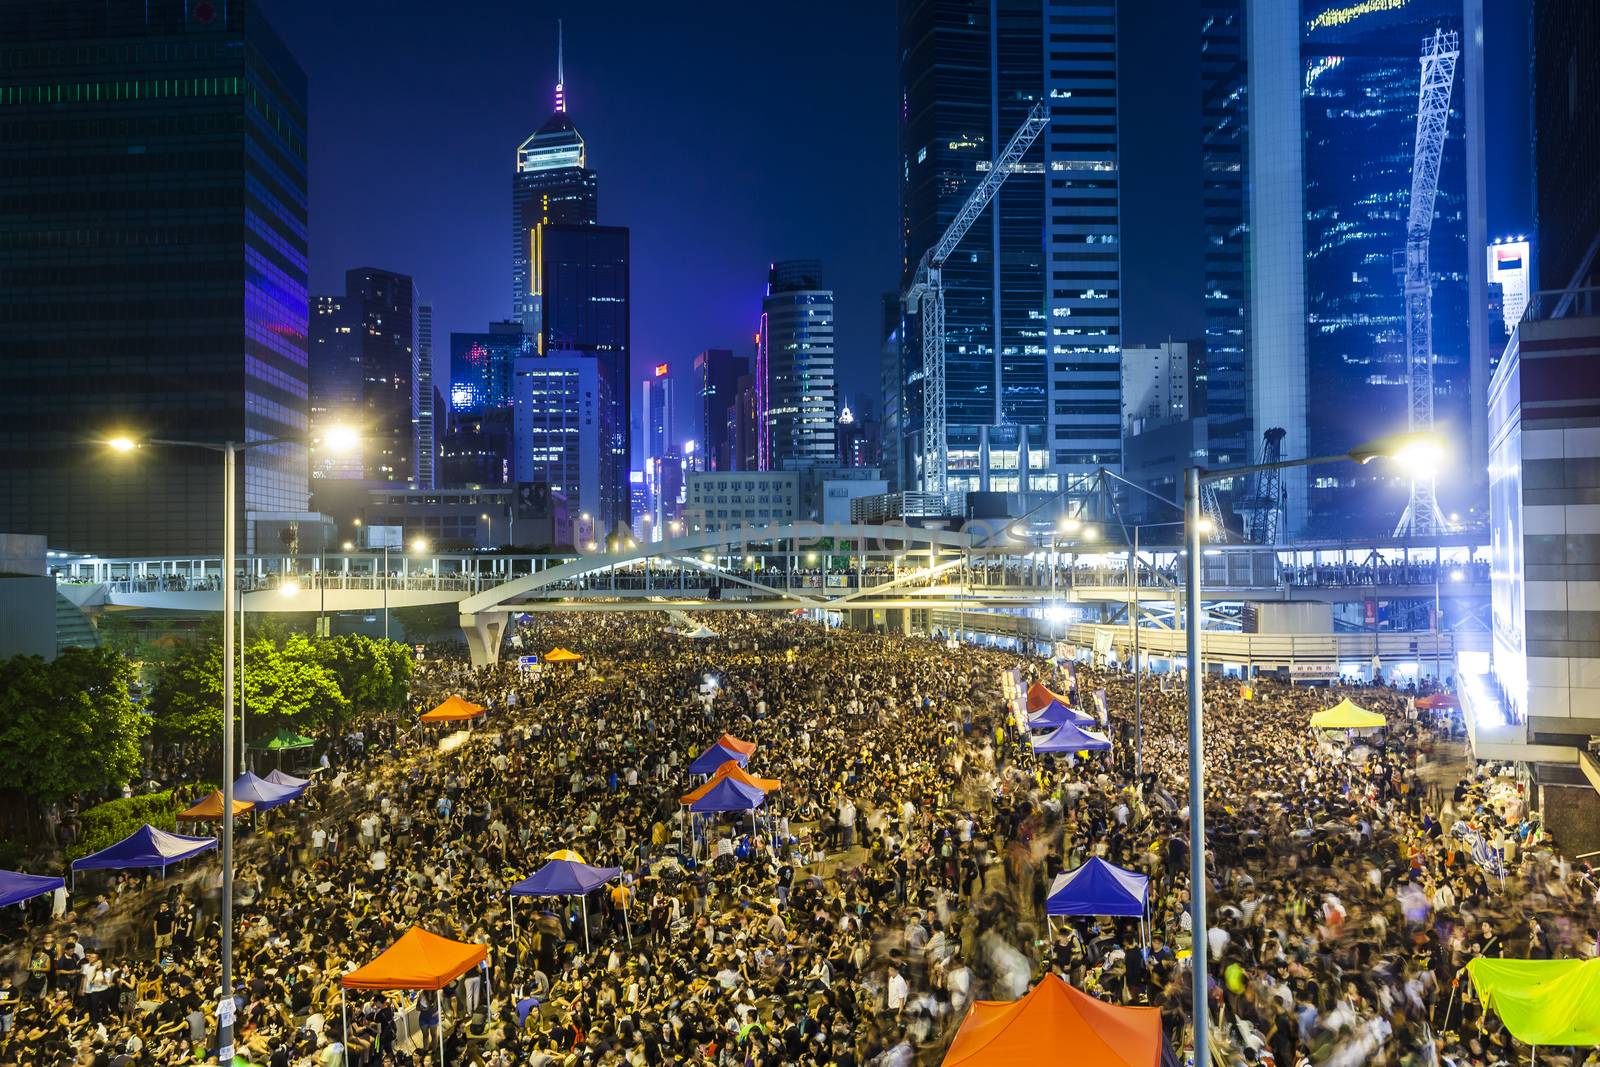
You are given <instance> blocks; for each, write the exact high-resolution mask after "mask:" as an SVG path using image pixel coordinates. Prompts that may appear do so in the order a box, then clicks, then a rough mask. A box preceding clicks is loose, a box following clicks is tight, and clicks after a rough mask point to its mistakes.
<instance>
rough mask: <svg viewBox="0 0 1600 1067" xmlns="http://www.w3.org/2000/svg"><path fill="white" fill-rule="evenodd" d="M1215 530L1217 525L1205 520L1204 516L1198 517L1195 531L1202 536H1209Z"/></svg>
mask: <svg viewBox="0 0 1600 1067" xmlns="http://www.w3.org/2000/svg"><path fill="white" fill-rule="evenodd" d="M1216 528H1217V524H1216V523H1214V522H1212V521H1211V520H1210V519H1208V518H1206V517H1205V516H1204V515H1202V516H1200V521H1199V522H1198V523H1196V524H1195V529H1197V530H1199V531H1200V532H1201V533H1203V534H1209V533H1210V532H1211V531H1212V530H1215V529H1216Z"/></svg>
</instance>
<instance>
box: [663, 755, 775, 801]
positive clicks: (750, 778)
mask: <svg viewBox="0 0 1600 1067" xmlns="http://www.w3.org/2000/svg"><path fill="white" fill-rule="evenodd" d="M724 778H732V779H733V780H734V781H736V782H743V783H744V784H745V785H748V786H753V787H754V788H756V789H759V790H761V791H762V792H763V793H770V792H772V791H773V790H774V789H782V788H783V783H782V782H780V781H778V779H776V778H757V777H756V776H755V775H753V774H751V773H749V772H748V771H746V770H745V769H744V768H743V767H741V766H739V764H738V763H737V762H735V761H734V760H726V761H724V762H723V764H722V766H720V767H718V768H717V769H716V772H715V773H713V774H712V775H711V777H710V778H707V779H706V781H705V784H704V785H702V786H701V787H700V788H698V789H696V790H695V791H694V792H692V793H685V794H684V795H683V796H681V797H679V798H678V801H679V803H682V804H693V803H694V802H695V801H697V800H699V799H700V798H701V797H703V796H705V795H706V794H707V793H709V792H711V787H712V786H714V785H716V784H717V783H718V782H720V781H722V780H723V779H724Z"/></svg>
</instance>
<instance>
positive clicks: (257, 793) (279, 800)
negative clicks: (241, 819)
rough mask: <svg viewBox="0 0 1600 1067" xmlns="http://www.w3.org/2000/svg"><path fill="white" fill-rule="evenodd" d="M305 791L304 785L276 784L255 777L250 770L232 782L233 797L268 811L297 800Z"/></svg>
mask: <svg viewBox="0 0 1600 1067" xmlns="http://www.w3.org/2000/svg"><path fill="white" fill-rule="evenodd" d="M308 784H309V783H308ZM305 791H306V787H305V786H303V785H302V786H286V785H277V784H275V783H273V782H269V781H267V780H266V779H265V778H257V777H256V776H255V774H254V773H252V772H250V771H245V772H244V773H243V774H241V775H240V776H239V777H238V779H237V780H236V781H235V782H234V783H233V797H234V799H235V800H248V801H250V803H252V804H254V805H255V806H256V808H257V809H259V810H261V811H270V810H271V809H272V808H276V807H278V806H279V805H282V804H287V803H289V801H291V800H299V799H300V794H301V793H304V792H305Z"/></svg>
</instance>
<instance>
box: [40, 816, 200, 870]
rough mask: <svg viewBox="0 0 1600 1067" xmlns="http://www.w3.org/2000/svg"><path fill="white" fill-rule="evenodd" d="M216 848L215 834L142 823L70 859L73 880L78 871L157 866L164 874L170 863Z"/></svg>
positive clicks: (179, 861) (191, 857)
mask: <svg viewBox="0 0 1600 1067" xmlns="http://www.w3.org/2000/svg"><path fill="white" fill-rule="evenodd" d="M216 847H217V839H216V838H214V837H186V836H185V835H183V834H173V833H168V832H167V831H165V830H157V829H156V828H155V827H154V826H151V825H150V824H149V823H145V824H144V825H143V826H141V827H139V828H138V829H137V830H135V831H134V832H133V833H131V834H129V835H128V836H127V837H124V838H123V839H122V840H121V841H118V842H117V843H116V844H114V845H110V846H108V847H106V848H103V849H101V850H100V851H99V852H94V853H91V854H89V855H87V856H82V857H79V858H78V859H75V860H73V861H72V880H73V883H74V884H76V883H77V880H78V872H79V871H120V870H126V869H129V868H134V867H160V868H161V874H162V875H163V876H165V875H166V873H167V867H168V866H170V865H171V864H174V863H181V862H182V861H183V860H187V859H193V858H194V857H195V856H198V855H200V854H201V853H202V852H209V851H211V850H212V849H214V848H216Z"/></svg>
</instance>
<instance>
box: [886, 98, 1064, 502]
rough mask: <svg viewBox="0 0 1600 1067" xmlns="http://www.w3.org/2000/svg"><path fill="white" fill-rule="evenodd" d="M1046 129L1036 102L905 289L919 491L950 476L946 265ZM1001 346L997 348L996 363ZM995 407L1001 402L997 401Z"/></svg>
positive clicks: (1046, 110)
mask: <svg viewBox="0 0 1600 1067" xmlns="http://www.w3.org/2000/svg"><path fill="white" fill-rule="evenodd" d="M1048 125H1050V105H1049V104H1048V103H1047V102H1046V101H1044V100H1040V101H1039V102H1038V103H1037V104H1035V105H1033V110H1032V111H1030V112H1028V117H1027V119H1026V120H1024V121H1023V123H1022V125H1021V126H1020V127H1019V128H1018V129H1017V132H1016V133H1014V134H1012V135H1011V140H1010V141H1008V142H1006V146H1005V148H1004V149H1002V150H1001V152H1000V155H999V156H997V157H996V158H995V161H994V164H993V165H992V166H991V167H990V168H989V173H988V174H985V175H984V176H983V180H982V181H981V182H979V183H978V187H977V188H976V189H974V190H972V195H971V196H968V197H967V201H966V203H964V204H962V205H961V210H960V211H958V212H957V213H956V217H955V218H954V219H952V220H951V221H950V226H949V228H947V229H946V230H945V231H944V236H942V237H940V238H939V240H938V242H937V243H935V244H934V245H933V247H931V248H929V249H928V250H927V251H926V252H925V253H923V255H922V259H921V260H920V261H919V262H918V263H917V270H916V273H915V274H913V275H912V278H911V284H910V285H909V286H907V287H906V291H905V297H904V301H903V302H904V306H905V309H906V311H907V312H908V313H915V314H916V315H917V316H918V317H919V318H920V319H921V333H922V485H923V489H924V490H925V491H927V492H930V493H942V492H944V491H945V487H946V476H947V474H948V473H949V472H948V467H949V458H950V457H949V437H948V435H947V434H946V422H947V414H948V411H947V408H946V407H945V392H944V383H945V376H944V277H943V274H944V264H945V261H946V260H948V259H949V258H950V256H951V254H952V253H954V252H955V250H956V246H957V245H958V244H960V243H961V239H962V238H963V237H965V236H966V235H967V231H968V230H970V229H972V224H973V223H974V222H977V221H978V216H980V215H982V214H983V209H984V208H986V207H988V206H989V201H991V200H993V199H994V195H995V193H997V192H999V190H1000V186H1001V185H1002V184H1003V183H1004V182H1005V180H1006V179H1007V178H1008V177H1010V176H1011V172H1012V171H1013V170H1015V169H1016V167H1017V164H1018V163H1020V162H1022V157H1023V156H1024V155H1026V154H1027V152H1028V149H1029V148H1032V147H1033V142H1034V141H1036V140H1038V139H1039V135H1040V134H1041V133H1043V132H1044V129H1045V127H1046V126H1048ZM999 351H1000V346H999V343H998V340H997V342H996V344H995V358H996V359H998V358H999ZM995 402H996V403H997V404H998V403H999V398H998V397H996V398H995Z"/></svg>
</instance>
